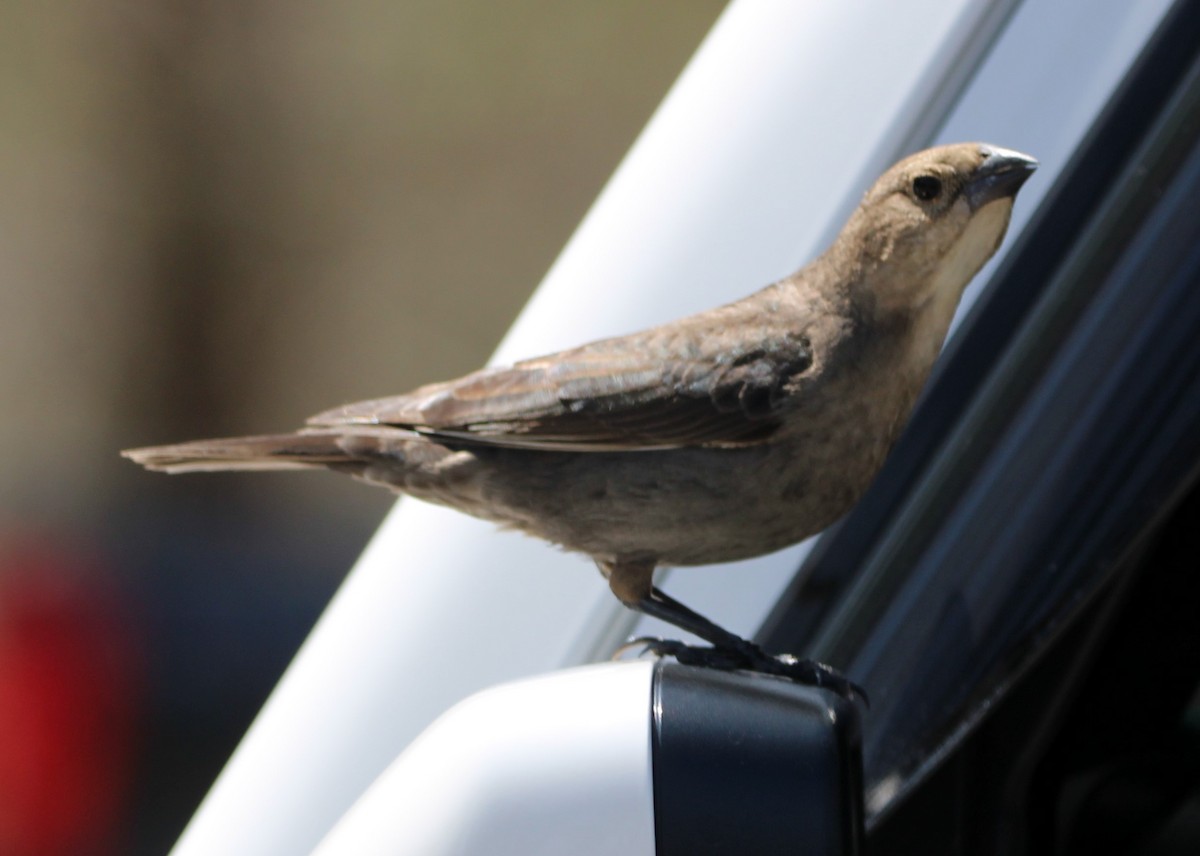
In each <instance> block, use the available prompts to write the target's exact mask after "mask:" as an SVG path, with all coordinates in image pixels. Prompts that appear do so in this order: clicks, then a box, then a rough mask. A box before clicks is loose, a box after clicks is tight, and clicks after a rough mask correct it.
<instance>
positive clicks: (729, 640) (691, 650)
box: [600, 562, 867, 703]
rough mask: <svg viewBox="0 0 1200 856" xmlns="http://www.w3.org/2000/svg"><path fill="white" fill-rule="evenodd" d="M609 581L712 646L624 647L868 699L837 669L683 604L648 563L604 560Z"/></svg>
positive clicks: (647, 610)
mask: <svg viewBox="0 0 1200 856" xmlns="http://www.w3.org/2000/svg"><path fill="white" fill-rule="evenodd" d="M600 569H601V571H602V572H603V573H604V575H605V576H606V577H608V582H609V586H610V587H611V588H612V590H613V592H614V593H615V594H616V595H617V597H618V598H620V600H621V601H622V602H623V603H624V604H625V605H626V606H627V607H629V608H630V609H633V610H635V611H637V612H640V613H642V614H644V615H649V616H651V617H653V618H658V619H660V620H662V621H665V622H667V623H668V624H673V625H675V626H676V627H678V628H680V629H681V630H686V631H687V632H688V633H691V634H693V635H694V636H698V637H699V638H701V639H703V640H704V641H705V642H708V643H710V644H711V645H712V647H711V648H708V647H704V646H697V645H688V644H686V643H684V642H679V641H674V640H667V639H648V638H646V639H635V640H632V641H631V642H629V643H627V645H625V646H623V649H622V650H624V648H629V647H635V646H637V647H641V648H642V650H644V651H653V652H654V653H656V654H659V655H661V656H670V657H674V658H675V659H676V660H678V661H679V662H681V663H683V664H685V665H690V666H708V667H710V668H716V669H726V670H732V669H747V670H749V671H754V672H763V673H765V674H769V675H779V676H781V677H785V678H789V679H790V680H793V681H797V682H799V683H803V684H808V685H811V686H817V687H825V688H827V689H831V690H833V691H834V692H836V693H838V694H839V695H841V696H843V697H845V698H848V699H851V700H854V699H855V698H858V699H861V700H862V701H863V702H864V703H865V702H866V701H867V695H866V693H865V692H863V690H862V688H861V687H859V686H858V685H857V684H855V683H853V682H852V681H850V680H849V679H847V678H846V677H844V676H843V675H841V674H840V673H839V672H837V671H836V670H834V669H832V668H830V667H829V666H826V665H825V664H824V663H818V662H816V661H814V660H801V659H798V658H796V657H793V656H792V655H790V654H781V655H779V656H772V655H770V654H768V653H767V652H766V651H764V650H763V649H762V648H761V647H759V646H758V645H756V644H755V643H754V642H751V641H750V640H749V639H743V638H742V637H741V636H738V635H737V634H736V633H731V632H729V631H728V630H726V629H725V628H724V627H721V626H720V625H718V624H716V623H714V622H712V621H710V620H709V619H707V618H705V617H704V616H703V615H701V614H700V613H698V612H696V611H695V610H693V609H691V608H689V607H687V606H684V605H683V604H682V603H680V602H679V601H677V600H675V599H674V598H673V597H671V596H670V595H668V594H666V593H665V592H664V591H662V590H661V589H658V588H655V587H654V586H653V585H652V582H651V575H652V573H653V571H654V565H653V563H650V562H637V563H633V562H629V563H613V564H601V565H600Z"/></svg>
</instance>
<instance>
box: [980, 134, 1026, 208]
mask: <svg viewBox="0 0 1200 856" xmlns="http://www.w3.org/2000/svg"><path fill="white" fill-rule="evenodd" d="M981 151H982V153H983V156H984V158H983V163H981V164H980V165H979V167H978V169H976V170H975V174H974V175H973V176H971V180H970V181H968V182H967V186H966V197H967V202H968V203H969V204H970V206H971V210H972V211H978V210H979V209H980V208H982V207H983V206H985V205H987V204H988V203H989V202H995V201H996V200H997V199H1003V198H1005V197H1010V196H1015V195H1016V193H1017V191H1018V190H1020V189H1021V185H1022V184H1024V183H1025V180H1026V179H1027V178H1029V176H1031V175H1033V171H1034V170H1035V169H1037V167H1038V162H1037V160H1036V159H1034V158H1031V157H1030V156H1029V155H1023V154H1021V153H1020V152H1014V151H1013V150H1012V149H1002V148H1000V147H999V146H987V145H985V146H982V147H981Z"/></svg>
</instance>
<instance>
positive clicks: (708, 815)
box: [314, 661, 863, 856]
mask: <svg viewBox="0 0 1200 856" xmlns="http://www.w3.org/2000/svg"><path fill="white" fill-rule="evenodd" d="M859 736H860V725H859V718H858V711H857V710H856V709H855V707H854V706H853V705H852V704H850V703H849V702H847V701H845V700H844V699H842V698H840V697H838V696H836V695H834V694H832V693H827V692H825V691H822V690H817V689H813V688H810V687H801V686H797V685H795V684H792V683H790V682H788V681H785V680H782V679H778V678H772V677H766V676H762V675H752V674H745V673H732V672H717V671H713V670H710V669H700V668H694V667H689V666H682V665H679V664H677V663H674V662H670V661H658V662H652V661H638V662H630V663H614V664H602V665H594V666H585V667H582V668H578V669H571V670H567V671H563V672H555V673H551V674H548V675H544V676H540V677H537V678H532V679H527V680H523V681H518V682H514V683H510V684H503V685H500V686H496V687H492V688H490V689H487V690H484V691H483V692H480V693H477V694H475V695H473V696H471V697H470V698H468V699H466V700H465V701H463V702H461V703H459V704H458V705H456V706H455V707H453V708H452V709H450V710H449V711H447V712H446V713H445V714H443V715H442V716H441V717H440V718H439V719H438V720H437V721H436V722H434V723H433V724H432V725H431V726H430V727H429V728H428V729H426V731H425V732H424V733H422V734H421V736H420V737H418V738H417V740H416V741H414V742H413V744H412V745H411V746H409V748H408V749H406V750H405V751H404V752H403V753H402V754H401V755H400V756H399V757H398V758H397V759H396V760H395V761H394V762H393V763H392V765H391V766H390V767H389V768H388V769H387V770H386V771H385V772H384V773H383V774H382V775H381V776H380V777H379V778H378V779H377V780H376V781H375V783H374V784H373V785H372V786H371V787H370V788H369V789H368V790H367V791H366V793H365V794H364V795H363V796H362V797H361V798H360V799H359V801H358V802H357V803H356V804H355V805H354V806H353V807H352V808H351V809H350V810H349V811H348V812H347V813H346V814H345V815H344V816H343V817H342V819H341V820H340V821H339V822H338V824H337V825H336V826H335V827H334V828H333V830H332V831H331V832H330V833H329V835H328V836H326V838H325V839H324V841H322V843H321V844H320V845H319V846H318V848H317V849H316V851H314V853H315V854H316V856H333V854H338V856H344V854H355V856H373V854H385V853H386V854H389V856H398V854H411V855H412V856H450V854H455V856H473V854H481V856H482V854H488V856H506V854H513V856H515V855H516V854H522V856H528V854H562V853H571V854H577V856H592V854H594V856H601V854H604V856H611V854H614V853H620V854H622V856H672V854H687V856H705V854H738V855H739V856H740V854H746V853H754V854H759V856H769V854H773V853H795V852H804V853H809V854H819V856H825V854H828V856H834V854H838V856H844V854H857V853H859V852H861V842H862V817H863V815H862V780H861V761H860V748H859V743H860V740H859Z"/></svg>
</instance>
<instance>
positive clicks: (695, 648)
mask: <svg viewBox="0 0 1200 856" xmlns="http://www.w3.org/2000/svg"><path fill="white" fill-rule="evenodd" d="M634 648H638V649H640V650H639V651H638V654H639V655H642V654H648V653H653V654H656V655H658V656H659V657H674V658H675V659H676V660H677V661H679V662H680V663H682V664H683V665H685V666H703V667H707V668H710V669H720V670H722V671H736V670H743V671H748V672H759V673H761V674H766V675H775V676H777V677H781V678H787V679H788V680H792V681H795V682H797V683H800V684H805V685H806V686H813V687H822V688H824V689H827V690H832V691H833V692H835V693H837V694H838V695H840V696H841V697H842V698H845V699H848V700H849V701H861V702H862V703H863V704H864V705H865V706H868V707H869V706H870V700H869V699H868V698H867V693H866V691H865V690H864V689H863V688H862V687H860V686H859V685H858V684H856V683H854V682H853V681H851V680H850V679H849V678H847V677H846V676H845V675H843V674H842V673H841V672H839V671H837V670H836V669H834V668H833V667H832V666H827V665H826V664H824V663H818V662H817V661H816V660H807V659H801V658H798V657H794V656H792V655H791V654H778V655H771V654H768V653H767V652H766V651H764V650H763V649H762V648H760V647H759V646H757V645H755V644H754V643H753V642H749V641H746V642H745V644H744V645H741V646H738V647H736V648H735V647H723V646H712V647H710V646H708V645H688V644H686V643H684V642H680V641H678V640H673V639H659V638H657V637H652V636H641V637H638V638H636V639H630V640H629V641H628V642H626V643H625V644H624V645H622V646H621V647H620V648H619V649H617V653H616V654H615V655H614V659H615V658H616V657H620V656H621V655H622V654H624V653H625V652H627V651H630V650H632V649H634Z"/></svg>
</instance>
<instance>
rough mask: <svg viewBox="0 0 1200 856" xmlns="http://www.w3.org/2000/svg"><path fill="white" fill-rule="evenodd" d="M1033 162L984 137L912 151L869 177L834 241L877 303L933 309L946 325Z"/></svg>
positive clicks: (999, 233)
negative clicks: (871, 180) (869, 184)
mask: <svg viewBox="0 0 1200 856" xmlns="http://www.w3.org/2000/svg"><path fill="white" fill-rule="evenodd" d="M1036 168H1037V161H1036V160H1034V159H1033V158H1031V157H1029V156H1028V155H1023V154H1021V153H1020V152H1014V151H1011V150H1009V149H1002V148H999V147H998V146H992V145H987V144H983V143H958V144H955V145H949V146H939V147H937V148H932V149H926V150H925V151H922V152H917V153H916V154H914V155H911V156H909V157H907V158H905V159H904V160H902V161H900V162H899V163H897V164H896V165H895V166H893V167H892V168H891V169H889V170H888V171H887V172H885V173H884V174H883V175H882V176H881V177H880V178H879V180H878V181H876V182H875V185H874V186H873V187H872V188H871V189H870V190H869V191H868V192H867V194H866V196H865V197H864V198H863V200H862V203H861V204H860V205H859V207H858V209H857V210H856V211H855V212H854V214H853V216H852V217H851V218H850V222H849V223H847V224H846V228H845V230H844V231H843V232H842V235H841V237H840V238H839V240H838V242H837V244H835V247H836V248H837V250H838V251H839V252H840V254H842V255H843V256H845V255H850V256H852V257H853V260H852V261H851V259H847V261H849V262H851V263H852V264H853V265H854V266H855V267H856V268H857V269H858V270H859V271H861V280H860V282H861V284H862V285H863V286H865V288H866V289H867V290H868V291H869V297H870V300H871V302H872V303H873V304H875V306H876V308H877V309H878V310H880V311H883V312H893V311H902V312H906V313H907V312H915V311H922V310H924V309H926V308H933V309H935V310H937V311H936V314H937V316H938V317H939V319H940V318H941V317H942V316H945V318H944V320H945V323H946V324H947V325H948V324H949V321H950V315H952V314H953V312H954V307H955V306H957V304H958V300H959V298H960V297H961V296H962V292H963V289H964V288H965V287H966V285H967V283H968V282H970V280H971V278H972V277H973V276H974V275H975V274H976V273H977V272H978V271H979V269H980V268H981V267H983V264H984V262H986V261H987V260H988V259H989V258H990V257H991V255H992V253H994V252H995V251H996V248H997V247H999V246H1000V242H1001V241H1002V240H1003V238H1004V232H1005V230H1006V229H1007V227H1008V220H1009V215H1010V214H1011V212H1012V204H1013V199H1014V198H1015V196H1016V193H1017V191H1018V190H1020V188H1021V185H1022V184H1024V183H1025V180H1026V179H1027V178H1029V176H1030V175H1031V174H1032V173H1033V171H1034V169H1036Z"/></svg>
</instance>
